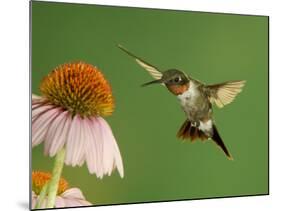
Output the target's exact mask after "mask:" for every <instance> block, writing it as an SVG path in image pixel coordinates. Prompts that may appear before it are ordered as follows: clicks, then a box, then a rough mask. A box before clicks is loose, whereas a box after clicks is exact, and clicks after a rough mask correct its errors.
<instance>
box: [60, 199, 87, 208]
mask: <svg viewBox="0 0 281 211" xmlns="http://www.w3.org/2000/svg"><path fill="white" fill-rule="evenodd" d="M64 203H65V207H80V206H83V204H81V202H80V200H79V199H69V198H65V199H64Z"/></svg>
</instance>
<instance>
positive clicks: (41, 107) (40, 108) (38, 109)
mask: <svg viewBox="0 0 281 211" xmlns="http://www.w3.org/2000/svg"><path fill="white" fill-rule="evenodd" d="M52 108H54V106H52V105H44V104H38V106H37V107H36V108H32V121H34V120H35V119H36V117H38V116H39V115H40V114H43V113H44V112H46V111H48V110H50V109H52Z"/></svg>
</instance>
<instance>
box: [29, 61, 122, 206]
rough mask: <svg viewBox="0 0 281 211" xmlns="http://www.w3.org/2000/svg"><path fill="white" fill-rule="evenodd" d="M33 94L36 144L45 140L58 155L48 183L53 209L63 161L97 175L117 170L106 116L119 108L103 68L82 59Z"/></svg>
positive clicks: (60, 70) (57, 72) (48, 152)
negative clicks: (37, 94) (83, 167)
mask: <svg viewBox="0 0 281 211" xmlns="http://www.w3.org/2000/svg"><path fill="white" fill-rule="evenodd" d="M40 91H41V93H42V97H40V96H35V95H33V96H32V147H34V146H36V145H38V144H40V143H42V142H44V153H45V154H46V155H49V156H50V157H53V156H55V155H56V159H55V164H54V168H53V171H52V178H51V180H50V182H49V183H48V187H47V188H46V189H47V190H48V201H47V207H50V208H51V207H54V206H55V203H56V201H55V200H56V193H57V190H58V185H59V178H60V175H61V173H62V169H63V164H64V163H65V164H66V165H71V166H77V165H78V166H82V165H83V164H84V162H85V161H86V163H87V166H88V169H89V172H90V173H95V174H96V175H97V177H98V178H102V177H103V175H111V172H112V171H113V169H115V168H117V170H118V171H119V174H120V176H121V177H123V176H124V172H123V163H122V158H121V154H120V151H119V148H118V145H117V143H116V140H115V138H114V136H113V133H112V131H111V128H110V126H109V125H108V123H107V122H106V121H105V120H104V119H103V118H102V116H109V115H111V114H112V112H113V110H114V100H113V96H112V91H111V87H110V85H109V83H108V82H107V81H106V80H105V78H104V76H103V75H102V73H101V72H100V71H99V70H98V68H96V67H94V66H92V65H90V64H86V63H83V62H77V63H69V64H64V65H60V66H58V67H57V68H55V69H54V70H53V71H52V72H51V73H50V74H49V75H47V76H46V77H45V78H44V79H43V81H42V83H41V85H40Z"/></svg>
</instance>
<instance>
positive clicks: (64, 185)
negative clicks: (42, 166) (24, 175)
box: [32, 171, 68, 195]
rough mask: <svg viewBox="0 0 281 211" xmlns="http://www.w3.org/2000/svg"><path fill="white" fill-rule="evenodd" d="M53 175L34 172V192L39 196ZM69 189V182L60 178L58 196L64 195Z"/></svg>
mask: <svg viewBox="0 0 281 211" xmlns="http://www.w3.org/2000/svg"><path fill="white" fill-rule="evenodd" d="M51 177H52V175H51V174H50V173H48V172H42V171H33V172H32V190H33V191H34V192H35V194H36V195H39V194H40V192H41V190H42V188H43V187H44V185H45V184H46V183H47V182H48V181H49V180H50V179H51ZM66 189H68V182H67V181H66V180H65V179H63V178H60V181H59V187H58V192H57V195H60V194H62V193H63V192H64V191H65V190H66Z"/></svg>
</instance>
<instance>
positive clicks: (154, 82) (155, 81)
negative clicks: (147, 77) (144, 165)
mask: <svg viewBox="0 0 281 211" xmlns="http://www.w3.org/2000/svg"><path fill="white" fill-rule="evenodd" d="M162 82H163V80H162V79H158V80H154V81H150V82H147V83H145V84H142V85H141V86H142V87H144V86H147V85H150V84H160V83H162Z"/></svg>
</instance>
